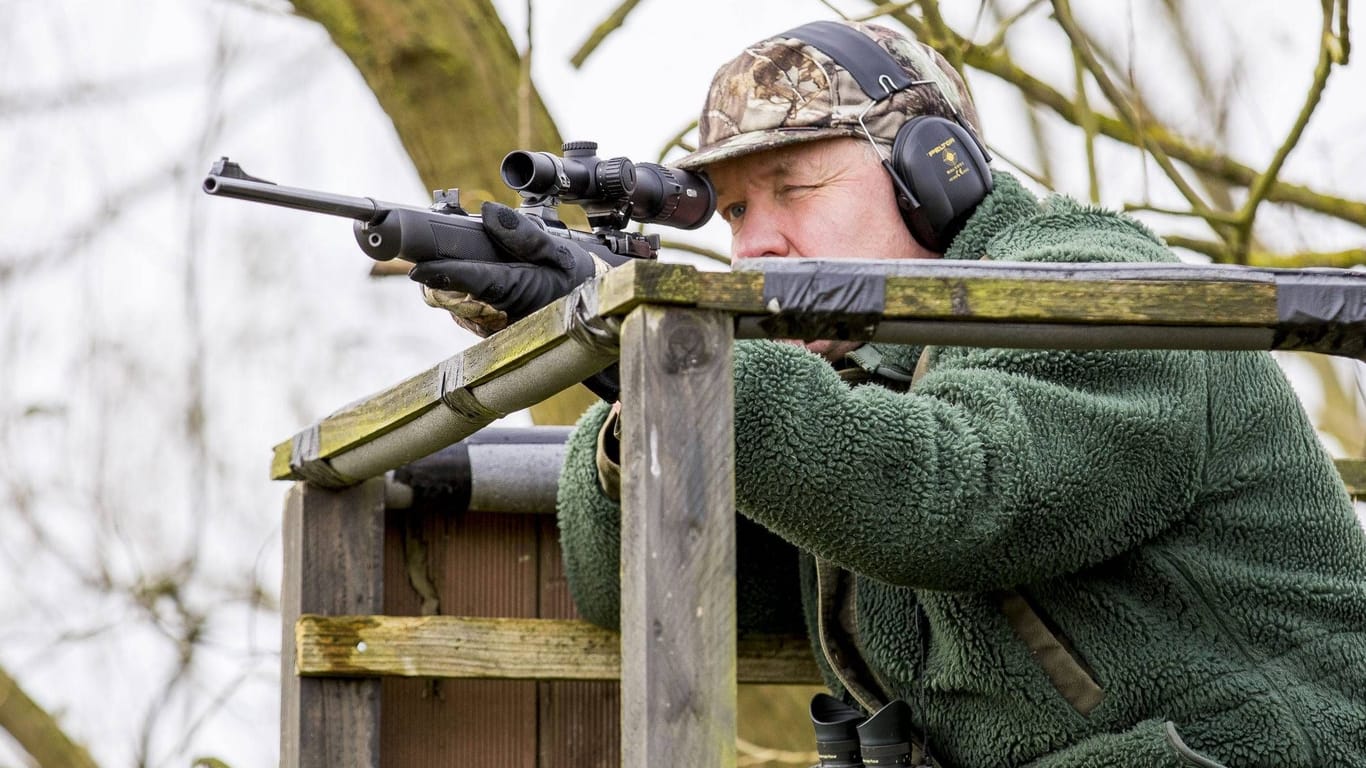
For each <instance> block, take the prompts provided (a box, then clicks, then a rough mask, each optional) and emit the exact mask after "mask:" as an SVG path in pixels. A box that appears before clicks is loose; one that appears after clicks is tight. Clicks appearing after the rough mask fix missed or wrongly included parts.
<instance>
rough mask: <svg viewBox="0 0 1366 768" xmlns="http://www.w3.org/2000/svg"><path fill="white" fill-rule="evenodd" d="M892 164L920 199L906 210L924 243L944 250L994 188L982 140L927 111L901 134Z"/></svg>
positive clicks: (941, 250)
mask: <svg viewBox="0 0 1366 768" xmlns="http://www.w3.org/2000/svg"><path fill="white" fill-rule="evenodd" d="M892 167H893V168H894V169H895V171H896V173H897V175H898V176H899V177H900V178H901V181H902V183H903V184H905V185H906V187H907V188H909V190H910V191H911V193H912V194H913V195H914V198H915V200H916V201H918V202H919V203H920V205H919V206H918V207H912V208H910V209H909V210H903V211H902V213H903V214H904V216H905V218H906V225H907V226H908V227H909V228H910V230H911V233H912V234H914V235H915V238H916V239H917V240H919V241H920V243H921V244H922V245H924V246H925V247H927V248H930V249H931V250H934V251H936V252H940V253H942V252H943V251H944V250H945V249H946V248H947V247H948V244H949V243H950V242H952V241H953V237H954V236H955V235H957V234H958V232H959V230H961V229H962V228H963V224H964V222H966V221H967V218H968V216H970V215H971V214H972V211H973V209H974V208H976V207H977V204H978V203H980V202H981V201H982V198H984V197H986V195H987V193H988V192H990V191H991V171H990V169H989V168H988V167H987V161H986V158H985V157H983V156H982V151H981V150H980V149H979V148H978V146H977V142H976V141H975V140H974V139H973V138H972V136H970V135H969V134H968V132H967V130H966V129H964V128H963V126H961V125H959V124H958V123H957V122H955V121H953V120H949V119H948V118H944V117H939V116H935V115H922V116H920V117H916V118H912V119H911V120H910V121H908V122H907V123H906V124H905V125H903V126H902V127H901V130H900V131H898V132H897V135H896V140H895V142H893V144H892Z"/></svg>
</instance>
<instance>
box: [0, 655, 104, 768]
mask: <svg viewBox="0 0 1366 768" xmlns="http://www.w3.org/2000/svg"><path fill="white" fill-rule="evenodd" d="M0 727H3V728H4V729H5V730H6V731H9V734H10V735H11V736H13V737H14V739H15V741H17V742H19V746H21V747H23V748H24V751H25V752H28V753H29V754H30V755H32V756H33V759H34V760H36V761H37V763H38V765H40V766H42V768H98V767H97V765H96V763H95V761H94V760H93V759H91V757H90V754H89V753H87V752H86V751H85V748H84V747H82V746H80V745H79V744H77V743H75V742H74V741H72V740H71V738H70V737H69V736H67V735H66V732H65V731H63V730H62V727H61V726H60V725H58V724H57V721H56V720H55V719H53V717H52V716H51V715H49V714H48V713H47V711H46V710H44V709H43V708H42V707H41V706H39V705H38V704H37V702H35V701H34V700H33V699H31V698H29V696H28V694H27V693H25V692H24V690H23V689H22V688H20V687H19V683H17V682H16V681H15V680H14V678H12V677H10V676H9V673H8V672H6V671H5V670H4V669H0Z"/></svg>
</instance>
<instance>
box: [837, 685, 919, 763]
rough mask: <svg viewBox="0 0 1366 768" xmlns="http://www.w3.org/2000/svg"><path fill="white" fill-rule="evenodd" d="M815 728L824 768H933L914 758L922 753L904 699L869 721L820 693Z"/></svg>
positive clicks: (875, 713)
mask: <svg viewBox="0 0 1366 768" xmlns="http://www.w3.org/2000/svg"><path fill="white" fill-rule="evenodd" d="M811 725H812V726H813V727H814V728H815V729H816V755H817V756H818V757H819V758H820V764H819V766H820V768H864V766H884V765H902V766H920V765H925V766H928V765H931V763H928V762H924V763H922V762H919V758H920V755H918V754H914V753H916V752H919V750H918V749H916V747H915V742H914V739H913V738H912V736H913V734H914V733H915V726H914V725H913V724H912V723H911V707H910V705H909V704H907V703H906V702H904V701H902V700H901V699H897V700H896V701H893V702H892V703H890V704H888V705H887V706H885V707H883V708H882V709H879V710H878V711H877V712H874V713H873V715H872V716H871V717H867V718H865V717H864V716H863V713H862V712H859V711H858V710H856V709H854V708H853V707H850V706H849V705H847V704H845V703H844V702H842V701H840V700H839V699H837V698H835V697H833V696H830V695H828V694H824V693H818V694H816V696H815V698H813V699H811ZM912 760H916V761H917V762H912Z"/></svg>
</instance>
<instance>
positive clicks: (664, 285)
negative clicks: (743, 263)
mask: <svg viewBox="0 0 1366 768" xmlns="http://www.w3.org/2000/svg"><path fill="white" fill-rule="evenodd" d="M703 274H706V273H701V272H698V271H697V269H696V268H694V267H691V266H688V265H687V264H667V263H664V262H660V261H642V260H633V261H629V262H627V263H625V264H623V265H621V266H620V267H617V268H616V269H613V270H612V271H611V272H608V273H607V274H606V275H604V276H603V278H602V283H601V284H600V285H599V287H598V309H599V311H600V312H601V313H602V314H603V315H622V316H624V315H626V314H627V313H629V312H630V311H631V310H633V309H635V308H636V307H637V306H640V304H642V303H646V302H648V303H650V304H661V305H665V304H667V305H683V306H690V305H693V304H696V303H697V298H698V294H699V289H700V283H699V279H700V275H703ZM719 274H729V273H719Z"/></svg>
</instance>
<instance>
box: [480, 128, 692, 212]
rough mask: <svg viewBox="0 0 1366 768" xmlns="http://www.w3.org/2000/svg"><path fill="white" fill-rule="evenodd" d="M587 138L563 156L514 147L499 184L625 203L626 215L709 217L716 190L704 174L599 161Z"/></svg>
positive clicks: (583, 200) (527, 193)
mask: <svg viewBox="0 0 1366 768" xmlns="http://www.w3.org/2000/svg"><path fill="white" fill-rule="evenodd" d="M597 150H598V145H597V143H596V142H592V141H571V142H569V143H567V144H565V145H564V156H563V157H560V156H558V155H553V154H551V153H549V152H528V151H525V150H517V151H514V152H509V153H508V154H507V156H506V157H504V158H503V164H502V167H501V168H500V173H501V175H502V177H503V183H504V184H507V185H508V187H510V188H512V189H514V190H516V191H518V192H520V193H521V194H522V196H524V197H528V198H531V197H554V198H559V199H560V200H562V201H564V202H567V203H574V204H576V205H582V206H585V207H589V206H594V205H604V206H609V207H617V206H621V205H623V204H625V205H626V206H627V209H628V215H629V216H630V218H632V219H634V220H636V221H639V222H644V223H654V224H664V225H667V226H670V227H677V228H679V229H696V228H698V227H700V226H702V225H703V224H706V223H707V220H708V219H710V218H711V213H712V211H713V210H715V208H716V192H715V191H714V190H713V189H712V186H711V182H710V181H708V180H707V177H706V176H703V175H701V174H697V173H690V172H688V171H683V170H679V169H677V168H669V167H666V166H663V165H658V164H656V163H632V162H631V161H630V160H628V159H626V158H624V157H613V158H610V159H608V160H601V159H599V158H598V156H597Z"/></svg>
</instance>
